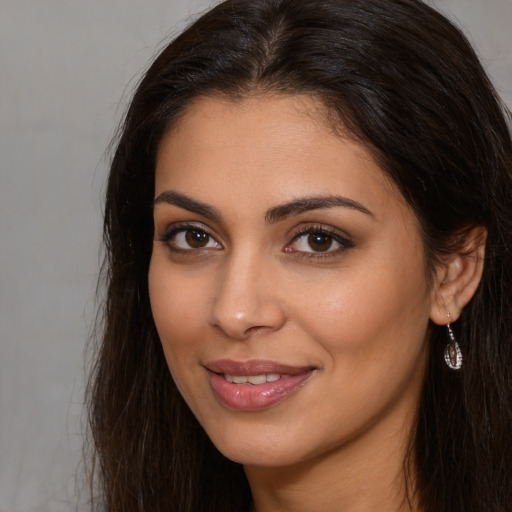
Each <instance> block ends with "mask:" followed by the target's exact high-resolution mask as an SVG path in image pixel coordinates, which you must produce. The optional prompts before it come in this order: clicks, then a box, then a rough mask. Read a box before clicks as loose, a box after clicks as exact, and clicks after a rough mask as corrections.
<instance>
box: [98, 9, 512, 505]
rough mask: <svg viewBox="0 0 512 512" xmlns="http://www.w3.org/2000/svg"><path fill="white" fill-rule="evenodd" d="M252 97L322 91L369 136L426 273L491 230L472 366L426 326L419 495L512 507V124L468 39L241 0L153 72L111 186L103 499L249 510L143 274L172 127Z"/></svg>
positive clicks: (347, 121) (474, 306)
mask: <svg viewBox="0 0 512 512" xmlns="http://www.w3.org/2000/svg"><path fill="white" fill-rule="evenodd" d="M254 92H263V93H265V92H271V93H279V94H307V95H313V96H314V97H316V98H318V99H319V100H320V101H321V102H322V103H323V104H324V105H325V106H326V107H327V112H329V119H330V121H331V122H332V123H333V124H334V125H335V126H338V127H341V128H342V129H343V130H344V131H345V132H348V133H349V134H350V135H351V136H352V137H354V138H355V139H357V140H358V141H360V142H362V143H363V144H364V145H365V146H366V147H367V148H369V149H370V151H371V152H372V154H373V155H374V157H375V159H376V161H377V162H378V163H379V165H380V166H381V167H382V169H383V170H384V171H385V172H386V173H387V174H388V175H389V176H390V177H391V179H392V180H393V181H394V182H395V183H396V185H397V186H398V187H399V189H400V191H401V192H402V194H403V196H404V197H405V199H406V200H407V201H408V203H409V204H410V206H411V207H412V208H413V210H414V211H415V213H416V215H417V217H418V219H419V221H420V224H421V228H422V230H423V237H424V241H425V250H426V254H427V256H428V261H429V262H430V268H432V266H433V265H434V264H435V262H436V261H437V259H438V258H439V257H440V255H443V254H446V253H449V252H451V251H453V250H460V247H458V246H457V244H458V243H459V241H460V237H459V236H458V235H459V234H460V233H462V232H464V231H465V230H468V229H470V228H471V227H474V226H479V225H483V226H485V227H486V228H487V230H488V237H487V243H486V255H485V263H484V270H483V277H482V280H481V283H480V286H479V288H478V290H477V292H476V294H475V296H474V297H473V299H472V300H471V302H470V303H469V305H468V306H467V307H466V308H465V310H464V311H463V313H462V316H461V319H460V321H459V322H457V324H456V325H455V329H456V331H457V334H458V339H459V340H460V345H461V348H462V351H463V353H464V368H463V370H462V371H460V372H451V371H450V370H449V369H448V368H446V366H445V365H444V361H443V355H442V353H443V349H444V346H445V344H446V338H445V332H444V330H443V329H441V328H440V327H438V326H435V325H431V326H430V330H429V332H430V334H431V345H430V360H429V365H428V369H427V375H426V379H425V386H424V391H423V396H422V400H421V403H420V406H419V411H418V416H417V426H416V430H415V432H414V435H413V439H412V440H411V448H410V454H409V458H410V462H412V463H413V466H414V468H415V469H414V471H415V472H414V481H413V482H410V483H411V487H410V490H411V492H414V493H416V495H415V500H417V502H418V503H419V505H420V509H421V510H425V511H436V512H441V511H446V512H448V511H450V512H456V511H461V512H462V511H465V512H467V511H469V510H471V511H489V512H490V511H492V512H499V511H505V510H511V503H512V439H511V437H512V436H511V433H510V429H511V428H512V405H511V402H512V397H511V395H512V377H511V375H512V370H511V368H512V332H511V329H512V261H511V260H512V170H511V166H512V144H511V136H510V132H509V129H508V126H507V121H506V116H505V115H504V111H505V109H504V108H503V107H501V105H500V101H499V99H498V97H497V95H496V93H495V92H494V89H493V87H492V86H491V84H490V82H489V80H488V78H487V77H486V74H485V72H484V71H483V69H482V67H481V65H480V64H479V62H478V59H477V57H476V56H475V53H474V51H473V50H472V48H471V46H470V44H469V43H468V42H467V40H466V39H465V37H464V36H463V35H462V34H461V32H460V31H459V30H458V29H457V28H455V27H454V26H453V25H452V24H451V23H450V22H449V21H448V20H446V19H445V18H444V17H443V16H441V15H440V14H439V13H438V12H437V11H435V10H434V9H432V8H431V7H429V6H427V5H426V4H424V3H422V2H421V1H419V0H228V1H226V2H223V3H221V4H220V5H218V6H216V7H215V8H213V9H212V10H210V11H209V12H207V13H206V14H204V15H203V16H202V17H201V18H200V19H198V20H197V21H196V22H195V23H194V24H192V25H191V26H190V27H189V28H188V29H187V30H186V31H185V32H184V33H182V34H181V35H180V36H179V37H177V38H176V39H175V40H174V41H173V42H171V43H170V44H169V45H168V46H167V47H166V48H165V49H164V50H163V51H162V52H161V54H160V55H159V56H158V57H157V58H156V60H155V61H154V63H153V64H152V65H151V67H150V68H149V70H148V71H147V73H146V74H145V76H144V78H143V79H142V81H141V82H140V84H139V86H138V88H137V90H136V92H135V95H134V97H133V100H132V102H131V105H130V107H129V110H128V112H127V114H126V118H125V120H124V124H123V125H122V127H121V131H120V135H119V138H118V142H117V149H116V151H115V155H114V158H113V161H112V167H111V172H110V176H109V180H108V189H107V194H106V207H105V224H104V243H105V248H106V263H105V268H104V276H105V278H106V282H107V287H108V288H107V296H106V301H105V306H104V310H103V324H102V339H101V347H100V348H99V355H98V358H97V361H96V364H95V366H94V371H93V374H92V377H91V381H90V385H89V390H88V391H89V395H88V396H89V408H90V409H89V418H90V426H91V432H92V440H93V443H94V454H93V459H94V461H95V468H96V477H97V481H98V482H99V492H100V494H101V496H100V498H99V502H100V503H103V504H104V506H106V510H108V511H109V512H121V511H122V512H133V511H139V512H140V511H146V512H147V511H151V512H158V511H164V510H165V511H167V512H168V511H179V512H192V511H193V512H198V511H215V512H218V511H223V512H229V511H233V512H235V511H236V512H240V511H243V510H247V509H248V507H249V503H250V499H251V497H250V489H249V487H248V484H247V481H246V478H245V475H244V472H243V469H242V467H241V466H240V465H239V464H236V463H234V462H231V461H229V460H228V459H226V458H225V457H224V456H223V455H221V454H220V453H219V452H218V451H217V450H216V448H215V447H214V446H213V445H212V443H211V442H210V441H209V439H208V438H207V437H206V435H205V433H204V432H203V430H202V428H201V427H200V426H199V425H198V423H197V421H196V420H195V418H194V417H193V415H192V414H191V412H190V411H189V409H188V407H187V406H186V405H185V403H184V401H183V400H182V398H181V396H180V395H179V393H178V391H177V389H176V386H175V385H174V383H173V381H172V378H171V376H170V373H169V370H168V368H167V365H166V362H165V359H164V356H163V351H162V348H161V344H160V341H159V338H158V335H157V333H156V329H155V325H154V323H153V319H152V314H151V308H150V304H149V298H148V285H147V280H148V266H149V261H150V257H151V251H152V236H153V218H152V207H151V205H152V200H153V194H154V168H155V157H156V151H157V148H158V144H159V142H160V140H161V139H162V136H163V134H164V133H165V132H166V130H168V129H169V127H170V126H171V125H172V124H173V123H175V122H176V120H177V119H178V118H179V116H180V115H182V114H183V113H184V112H185V111H186V109H187V106H189V104H190V101H191V100H192V99H193V98H196V97H198V96H200V95H210V94H220V95H223V96H226V97H228V98H230V99H232V100H235V101H236V100H237V99H239V98H243V97H244V96H245V95H248V94H251V93H254ZM404 467H406V466H404ZM411 480H412V479H411Z"/></svg>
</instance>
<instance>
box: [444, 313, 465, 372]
mask: <svg viewBox="0 0 512 512" xmlns="http://www.w3.org/2000/svg"><path fill="white" fill-rule="evenodd" d="M446 316H447V317H448V324H447V325H446V329H447V330H448V338H449V339H450V341H448V344H447V345H446V348H445V349H444V360H445V362H446V364H447V365H448V368H451V369H452V370H460V369H461V368H462V352H461V351H460V347H459V344H458V343H457V340H456V339H455V335H454V334H453V331H452V328H451V325H450V323H451V320H452V317H451V315H450V312H447V313H446Z"/></svg>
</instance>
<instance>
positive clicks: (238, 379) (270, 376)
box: [224, 373, 284, 385]
mask: <svg viewBox="0 0 512 512" xmlns="http://www.w3.org/2000/svg"><path fill="white" fill-rule="evenodd" d="M282 377H284V376H282V375H280V374H279V373H266V374H262V375H248V376H246V375H229V374H228V373H225V374H224V379H225V380H227V381H228V382H233V383H235V384H254V385H258V384H265V382H275V381H276V380H279V379H280V378H282Z"/></svg>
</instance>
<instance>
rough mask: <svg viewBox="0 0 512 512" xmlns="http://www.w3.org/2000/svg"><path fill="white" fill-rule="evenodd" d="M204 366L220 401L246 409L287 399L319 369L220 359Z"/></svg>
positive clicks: (233, 406) (225, 404)
mask: <svg viewBox="0 0 512 512" xmlns="http://www.w3.org/2000/svg"><path fill="white" fill-rule="evenodd" d="M205 368H206V370H207V373H208V378H209V383H210V387H211V389H212V391H213V393H214V395H215V397H216V398H217V400H218V401H219V402H220V403H221V404H222V405H224V406H227V407H228V408H230V409H236V410H244V411H251V410H260V409H265V408H267V407H270V406H272V405H274V404H276V403H278V402H281V401H283V400H285V399H287V398H288V397H290V396H291V395H293V394H294V393H295V392H296V391H298V390H299V389H300V388H302V386H303V385H304V384H305V383H306V382H307V381H308V380H309V378H310V377H311V376H312V375H313V374H314V372H315V370H316V369H315V368H314V367H310V366H307V367H296V366H289V365H283V364H279V363H275V362H271V361H260V360H253V361H245V362H238V361H232V360H220V361H214V362H211V363H207V364H206V365H205Z"/></svg>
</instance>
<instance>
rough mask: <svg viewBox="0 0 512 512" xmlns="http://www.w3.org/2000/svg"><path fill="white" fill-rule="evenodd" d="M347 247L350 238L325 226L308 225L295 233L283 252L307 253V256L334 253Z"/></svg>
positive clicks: (350, 245)
mask: <svg viewBox="0 0 512 512" xmlns="http://www.w3.org/2000/svg"><path fill="white" fill-rule="evenodd" d="M348 247H353V244H352V242H351V241H350V240H348V239H347V238H345V237H343V236H342V235H341V234H339V233H335V232H333V231H331V230H328V229H326V228H319V227H310V228H306V229H304V230H301V231H300V232H299V233H298V234H296V235H295V237H294V238H293V240H292V242H291V243H290V244H289V245H287V246H286V247H285V252H297V253H308V256H328V255H329V256H330V255H335V254H337V253H339V252H341V251H343V250H344V249H346V248H348Z"/></svg>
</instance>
